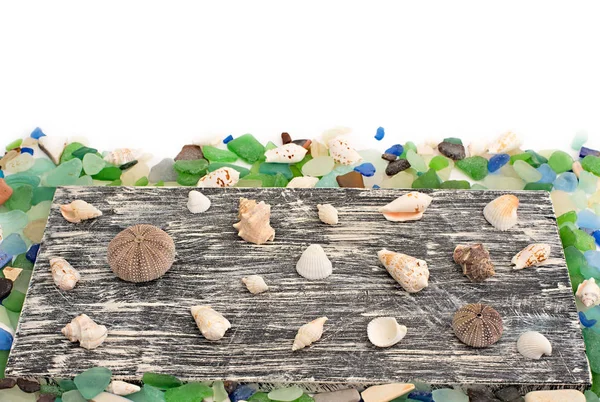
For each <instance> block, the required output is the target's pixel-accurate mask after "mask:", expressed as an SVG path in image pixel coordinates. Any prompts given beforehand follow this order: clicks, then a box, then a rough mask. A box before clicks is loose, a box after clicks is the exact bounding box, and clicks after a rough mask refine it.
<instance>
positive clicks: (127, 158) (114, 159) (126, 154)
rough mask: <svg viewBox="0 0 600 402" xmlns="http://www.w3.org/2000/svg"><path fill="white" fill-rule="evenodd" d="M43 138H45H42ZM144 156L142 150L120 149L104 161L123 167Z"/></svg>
mask: <svg viewBox="0 0 600 402" xmlns="http://www.w3.org/2000/svg"><path fill="white" fill-rule="evenodd" d="M42 138H43V137H42ZM140 156H142V150H141V149H129V148H119V149H115V150H114V151H112V152H109V153H108V154H107V155H106V156H105V157H104V160H105V161H107V162H108V163H112V164H113V165H116V166H121V165H124V164H126V163H129V162H133V161H135V160H138V159H139V157H140Z"/></svg>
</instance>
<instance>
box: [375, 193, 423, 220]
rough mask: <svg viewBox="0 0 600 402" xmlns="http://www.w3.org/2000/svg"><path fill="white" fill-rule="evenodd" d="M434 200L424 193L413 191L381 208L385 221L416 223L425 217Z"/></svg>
mask: <svg viewBox="0 0 600 402" xmlns="http://www.w3.org/2000/svg"><path fill="white" fill-rule="evenodd" d="M431 201H432V198H431V197H430V196H429V195H427V194H424V193H419V192H417V191H411V192H410V193H407V194H404V195H402V196H400V197H398V198H396V199H395V200H394V201H392V202H390V203H389V204H387V205H385V206H383V207H381V208H379V212H381V213H382V214H383V216H385V219H387V220H388V221H392V222H405V221H414V220H418V219H421V217H423V212H425V210H426V209H427V207H428V206H429V204H431Z"/></svg>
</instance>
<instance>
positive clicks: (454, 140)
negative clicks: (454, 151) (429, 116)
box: [443, 137, 463, 145]
mask: <svg viewBox="0 0 600 402" xmlns="http://www.w3.org/2000/svg"><path fill="white" fill-rule="evenodd" d="M443 142H449V143H451V144H458V145H462V144H463V142H462V140H461V139H460V138H456V137H447V138H444V140H443Z"/></svg>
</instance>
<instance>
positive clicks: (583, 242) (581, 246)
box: [559, 225, 596, 251]
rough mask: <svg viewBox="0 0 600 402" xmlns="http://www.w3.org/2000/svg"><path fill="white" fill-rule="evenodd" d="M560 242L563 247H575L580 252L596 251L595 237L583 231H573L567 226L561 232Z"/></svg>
mask: <svg viewBox="0 0 600 402" xmlns="http://www.w3.org/2000/svg"><path fill="white" fill-rule="evenodd" d="M559 234H560V240H561V241H562V244H563V247H565V248H567V247H569V246H575V247H576V248H577V249H578V250H580V251H587V250H595V249H596V242H595V240H594V237H593V236H591V235H589V234H587V233H586V232H584V231H583V230H581V229H575V230H573V229H571V228H570V227H569V226H567V225H565V226H563V227H562V228H560V230H559Z"/></svg>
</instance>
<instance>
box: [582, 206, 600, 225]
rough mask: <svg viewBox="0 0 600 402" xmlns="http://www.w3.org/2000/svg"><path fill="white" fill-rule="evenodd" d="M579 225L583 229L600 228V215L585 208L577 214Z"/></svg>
mask: <svg viewBox="0 0 600 402" xmlns="http://www.w3.org/2000/svg"><path fill="white" fill-rule="evenodd" d="M577 226H579V228H581V229H583V228H585V229H592V230H598V229H600V216H598V215H596V214H595V213H593V212H592V211H590V210H589V209H584V210H583V211H581V212H579V213H578V214H577Z"/></svg>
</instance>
